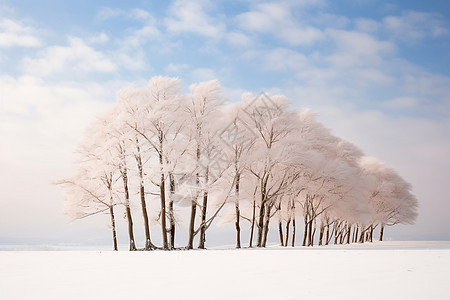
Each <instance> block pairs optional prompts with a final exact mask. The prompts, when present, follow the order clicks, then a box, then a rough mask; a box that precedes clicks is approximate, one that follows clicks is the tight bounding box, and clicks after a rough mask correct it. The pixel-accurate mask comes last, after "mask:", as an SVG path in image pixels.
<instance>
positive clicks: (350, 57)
mask: <svg viewBox="0 0 450 300" xmlns="http://www.w3.org/2000/svg"><path fill="white" fill-rule="evenodd" d="M327 33H328V35H329V36H330V38H331V39H332V40H333V41H334V42H335V44H336V47H337V49H336V50H337V51H336V52H335V53H334V54H332V55H330V56H329V57H328V60H329V61H330V62H331V63H332V64H333V65H334V66H335V67H339V68H343V67H344V68H346V67H355V66H361V65H369V66H371V65H377V64H378V65H379V64H380V63H382V62H383V60H384V59H383V58H384V57H385V56H386V55H389V54H393V53H394V52H395V50H396V46H395V44H393V43H392V42H389V41H380V40H377V39H376V38H375V37H374V36H371V35H369V34H366V33H362V32H357V31H345V30H335V29H329V30H327Z"/></svg>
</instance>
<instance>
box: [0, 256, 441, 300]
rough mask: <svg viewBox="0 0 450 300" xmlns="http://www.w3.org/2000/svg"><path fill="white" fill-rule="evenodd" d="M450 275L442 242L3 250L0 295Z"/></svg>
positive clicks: (421, 292) (253, 289)
mask: <svg viewBox="0 0 450 300" xmlns="http://www.w3.org/2000/svg"><path fill="white" fill-rule="evenodd" d="M431 248H432V247H431ZM449 282H450V249H449V248H439V247H436V248H434V249H425V248H423V247H422V248H420V247H419V248H412V247H411V248H401V247H399V248H397V249H392V248H386V249H383V248H382V247H379V249H377V247H375V248H371V249H360V248H352V247H336V248H333V249H324V248H322V249H318V248H313V249H311V248H309V249H305V248H295V249H281V248H268V249H262V250H259V249H242V250H194V251H171V252H166V251H153V252H125V251H123V252H112V251H111V252H110V251H104V252H100V251H22V252H20V251H17V252H16V251H4V252H0V299H64V300H69V299H185V300H187V299H305V297H309V298H310V299H329V298H330V299H449V298H450V284H449Z"/></svg>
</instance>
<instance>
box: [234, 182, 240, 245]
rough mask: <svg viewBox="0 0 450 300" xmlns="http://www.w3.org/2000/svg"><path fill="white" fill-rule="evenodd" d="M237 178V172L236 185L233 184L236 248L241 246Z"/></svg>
mask: <svg viewBox="0 0 450 300" xmlns="http://www.w3.org/2000/svg"><path fill="white" fill-rule="evenodd" d="M239 180H240V175H239V173H237V174H236V185H235V191H236V202H235V210H236V222H235V223H234V225H235V227H236V248H238V249H239V248H241V226H240V219H241V212H240V210H239Z"/></svg>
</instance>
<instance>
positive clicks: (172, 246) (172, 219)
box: [169, 173, 175, 249]
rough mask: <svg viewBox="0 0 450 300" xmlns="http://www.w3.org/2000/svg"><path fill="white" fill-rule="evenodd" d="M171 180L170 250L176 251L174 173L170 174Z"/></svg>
mask: <svg viewBox="0 0 450 300" xmlns="http://www.w3.org/2000/svg"><path fill="white" fill-rule="evenodd" d="M169 180H170V199H169V223H170V228H169V237H170V240H169V248H170V249H175V215H174V211H173V197H174V194H175V179H174V177H173V174H172V173H169Z"/></svg>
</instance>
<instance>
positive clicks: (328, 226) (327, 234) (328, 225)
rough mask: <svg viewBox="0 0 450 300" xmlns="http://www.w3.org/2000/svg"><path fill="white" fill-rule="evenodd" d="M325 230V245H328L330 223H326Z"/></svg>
mask: <svg viewBox="0 0 450 300" xmlns="http://www.w3.org/2000/svg"><path fill="white" fill-rule="evenodd" d="M326 227H327V231H326V234H325V246H328V243H329V242H330V223H329V222H328V224H327V226H326Z"/></svg>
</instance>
